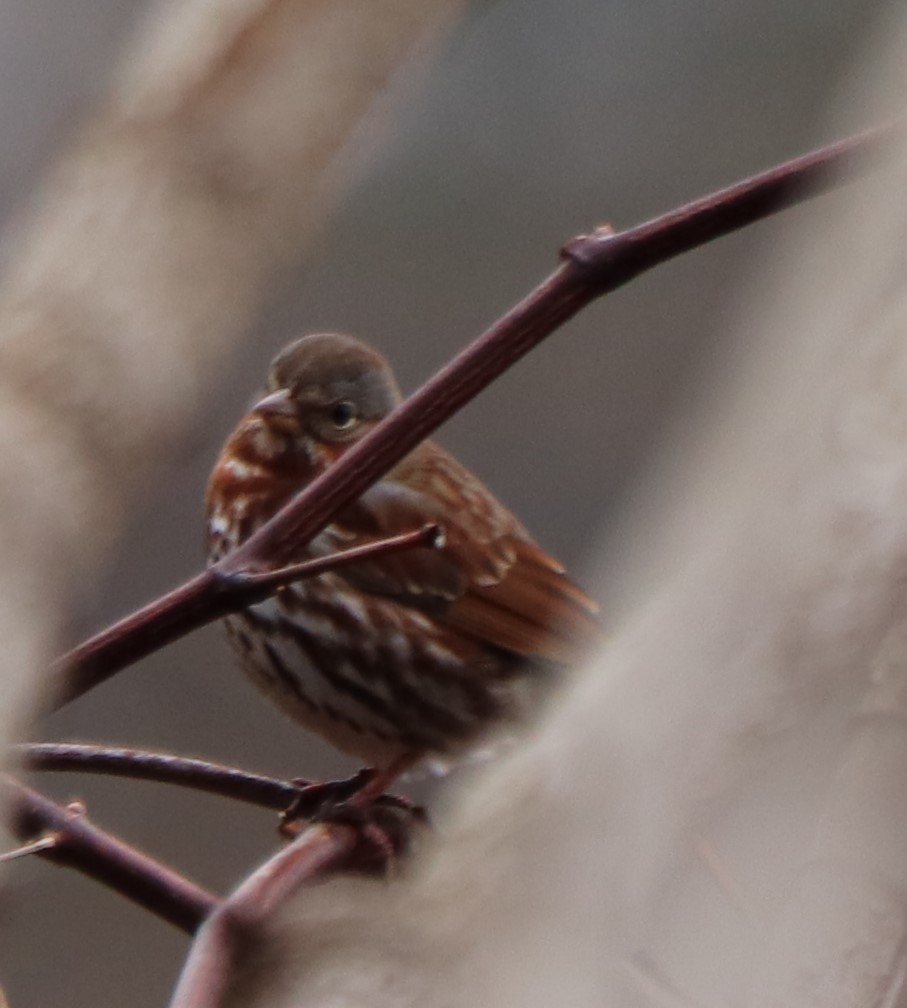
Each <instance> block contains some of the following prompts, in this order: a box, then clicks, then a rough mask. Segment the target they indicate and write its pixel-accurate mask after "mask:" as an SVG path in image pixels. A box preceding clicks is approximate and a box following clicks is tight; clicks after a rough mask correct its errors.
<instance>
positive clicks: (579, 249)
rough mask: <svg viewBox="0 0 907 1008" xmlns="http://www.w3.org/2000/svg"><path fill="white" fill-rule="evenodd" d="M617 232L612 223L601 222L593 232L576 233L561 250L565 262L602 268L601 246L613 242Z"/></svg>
mask: <svg viewBox="0 0 907 1008" xmlns="http://www.w3.org/2000/svg"><path fill="white" fill-rule="evenodd" d="M616 235H617V232H616V231H615V230H614V228H613V227H611V225H610V224H599V226H598V227H597V228H596V229H595V230H594V231H593V232H592V234H582V235H576V236H575V237H574V238H571V239H570V241H568V242H567V243H566V244H565V245H564V246H562V248H561V251H560V258H561V259H563V260H564V261H565V262H571V263H575V264H576V265H577V266H583V267H586V268H593V267H594V268H596V269H600V268H601V247H602V245H604V244H606V243H609V242H613V241H614V238H615V237H616Z"/></svg>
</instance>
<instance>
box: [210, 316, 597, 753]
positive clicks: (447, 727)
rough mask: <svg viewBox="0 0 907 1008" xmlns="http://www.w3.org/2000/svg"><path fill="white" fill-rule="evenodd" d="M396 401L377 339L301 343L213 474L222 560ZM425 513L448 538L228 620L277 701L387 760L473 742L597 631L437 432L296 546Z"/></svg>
mask: <svg viewBox="0 0 907 1008" xmlns="http://www.w3.org/2000/svg"><path fill="white" fill-rule="evenodd" d="M399 402H400V392H399V390H398V388H397V384H396V381H395V379H394V376H393V374H392V372H391V370H390V367H389V366H388V364H387V362H386V361H385V359H384V358H383V357H382V356H381V354H379V353H378V352H377V351H375V350H373V349H371V348H369V347H368V346H366V345H365V344H363V343H361V342H359V341H357V340H355V339H352V338H351V337H349V336H341V335H333V334H324V335H311V336H306V337H303V338H302V339H300V340H297V341H296V342H294V343H291V344H290V345H289V346H288V347H287V348H286V349H285V350H283V352H282V353H280V354H279V355H278V357H277V358H276V359H275V360H274V362H273V363H272V365H271V369H270V374H269V376H268V388H267V395H266V396H265V398H263V399H262V400H261V402H259V403H258V404H257V405H256V406H254V407H253V408H252V409H251V410H250V411H249V412H248V413H247V414H246V416H245V417H243V419H242V420H241V421H240V422H239V425H238V426H237V428H236V429H235V431H234V432H233V433H232V434H231V435H230V438H229V439H228V441H227V443H226V445H225V446H224V448H223V450H222V452H221V454H220V457H219V458H218V460H217V463H216V465H215V467H214V471H213V472H212V474H211V478H210V482H209V485H208V493H207V530H208V552H209V560H210V561H211V562H214V561H215V560H217V559H219V558H220V557H221V556H223V555H224V554H225V553H227V552H228V551H229V550H231V549H233V548H234V547H236V546H238V545H239V544H240V543H242V542H243V541H245V540H246V539H247V538H248V537H249V535H251V534H252V533H253V532H254V531H255V530H256V529H257V528H258V527H259V526H260V525H262V524H263V523H264V522H265V521H266V520H267V519H268V518H270V517H271V516H272V515H273V514H274V513H275V512H276V511H277V510H278V509H279V508H280V507H281V506H283V505H284V504H285V503H287V501H288V500H289V499H290V498H291V497H292V496H293V495H294V494H296V493H298V492H299V491H300V490H301V489H302V488H304V487H305V486H306V485H307V484H308V483H310V482H311V481H312V480H313V479H314V478H315V477H316V476H318V475H319V474H320V473H321V472H323V471H324V469H325V468H326V467H327V466H329V465H331V464H332V463H333V462H334V461H335V460H336V459H337V458H339V457H340V456H341V455H343V453H344V452H345V451H346V450H347V449H348V448H349V447H350V446H351V445H353V444H354V443H356V442H357V441H358V440H360V439H361V438H362V437H363V436H364V435H366V434H367V433H368V432H369V431H370V430H371V429H372V428H373V427H374V426H375V425H376V424H377V423H378V422H379V421H380V420H381V419H382V418H383V417H385V416H387V414H388V413H390V411H391V410H392V409H393V408H394V407H395V406H396V405H397V404H398V403H399ZM427 523H436V524H438V525H439V526H441V527H442V529H443V530H444V535H445V545H444V546H443V547H442V548H441V549H436V550H430V549H413V550H409V551H406V552H400V553H395V554H392V555H385V556H382V557H380V558H374V559H371V560H369V561H366V562H361V563H357V564H356V565H354V566H348V567H344V568H343V569H338V570H336V571H332V572H329V573H325V574H322V575H320V576H318V577H314V578H311V579H308V580H303V581H299V582H297V583H295V584H293V585H292V586H290V587H288V588H285V589H282V590H280V591H279V592H278V593H277V594H276V595H275V596H274V597H272V598H270V599H268V600H267V601H265V602H263V603H260V604H257V605H254V606H250V607H249V608H248V609H246V610H244V611H243V612H241V613H239V614H236V615H233V616H229V617H227V619H226V624H227V628H228V633H229V637H230V641H231V643H232V645H233V647H234V649H235V651H236V652H237V654H238V656H239V658H240V660H241V662H242V665H243V667H244V668H245V670H246V672H247V673H248V674H249V675H250V676H251V677H252V679H253V680H254V681H255V682H256V683H257V684H258V685H259V686H260V687H262V688H263V689H264V690H265V692H267V693H268V694H269V695H270V696H271V697H272V698H273V699H274V700H275V701H276V702H277V704H278V705H279V706H280V707H282V708H283V709H284V710H285V711H286V712H287V713H288V714H290V715H291V716H292V717H293V718H295V719H296V720H297V721H298V722H300V723H301V724H302V725H304V726H305V727H306V728H308V729H311V730H312V731H315V732H317V733H319V734H320V735H323V736H324V737H325V738H326V739H327V740H328V741H329V742H331V743H333V745H335V746H336V747H337V748H339V749H342V750H344V751H346V752H349V753H352V754H354V755H355V756H357V757H358V758H360V759H362V760H364V761H365V762H366V763H367V764H369V765H372V766H375V767H379V768H388V767H390V766H392V765H403V764H409V763H411V762H416V761H418V760H419V759H421V758H422V757H427V756H442V757H444V756H456V755H457V754H460V753H462V752H463V751H464V750H467V749H469V748H470V747H471V746H473V745H474V744H475V743H476V742H477V741H478V740H479V739H480V738H481V737H482V735H483V733H484V732H485V731H486V729H488V728H489V727H491V726H493V725H495V724H497V723H499V722H501V721H503V720H506V719H507V718H508V717H511V716H514V715H515V714H516V713H518V709H519V708H520V705H521V702H522V700H523V698H524V694H525V693H526V688H525V687H526V686H527V685H531V684H532V683H533V681H535V682H540V681H542V680H544V679H546V678H550V671H551V670H552V669H555V668H557V667H564V666H571V665H573V664H575V663H576V662H577V661H578V660H579V659H580V658H581V657H582V654H583V652H584V650H585V648H586V647H588V646H589V645H590V643H591V642H592V641H594V640H595V639H596V638H597V636H598V633H599V627H598V623H597V621H596V619H595V613H596V611H597V606H596V604H595V603H594V602H593V601H592V600H591V599H590V598H589V597H588V596H587V595H586V594H584V593H583V592H582V591H581V590H580V589H579V588H577V587H576V586H575V585H574V584H573V583H572V582H571V581H570V580H568V578H567V577H566V576H565V574H564V568H563V567H562V566H561V564H559V563H558V562H557V561H556V560H554V559H552V558H551V557H550V556H548V554H547V553H545V552H543V551H542V550H541V549H540V548H539V547H538V546H537V545H536V544H535V543H534V542H533V540H532V539H531V538H530V537H529V535H528V534H527V532H526V530H525V529H524V528H523V526H522V525H520V523H519V522H518V521H517V520H516V518H514V516H513V515H512V514H511V513H510V512H509V511H508V510H507V509H506V508H505V507H504V506H503V505H502V504H500V503H499V502H498V501H497V500H496V499H495V498H494V497H493V496H492V495H491V493H489V491H488V490H487V489H486V488H485V486H484V485H483V484H482V483H481V482H480V481H479V480H478V479H477V478H476V477H475V476H474V475H473V474H472V473H470V472H469V471H468V470H467V469H465V468H464V467H463V466H462V465H460V463H459V462H457V461H456V459H454V458H453V457H452V456H450V455H449V454H448V453H447V452H445V451H444V450H443V449H442V448H440V447H438V445H436V444H434V443H433V442H431V441H425V442H423V443H422V444H421V445H419V447H417V448H416V449H415V450H414V451H413V452H411V453H410V454H409V455H408V456H407V457H406V458H404V459H403V460H402V461H401V462H400V463H398V464H397V466H396V467H395V468H394V469H392V470H391V471H390V472H389V473H388V474H387V475H386V476H385V477H384V478H383V479H382V480H380V482H378V483H377V484H375V485H374V486H372V487H371V489H369V490H368V491H367V492H366V493H365V494H363V496H362V497H361V498H360V499H359V500H358V501H356V502H355V503H354V504H352V505H350V506H349V507H347V508H346V509H345V510H344V511H343V512H342V513H340V514H338V515H337V516H336V517H335V519H334V520H333V522H332V523H331V524H330V525H329V526H328V527H327V528H326V529H325V530H324V531H323V532H321V533H320V534H319V535H318V536H317V537H316V538H315V539H314V540H313V542H312V543H311V544H310V545H308V546H306V547H304V548H301V549H300V550H299V552H298V555H297V556H295V557H293V559H294V560H295V561H301V560H305V559H308V558H311V557H316V556H324V555H327V554H330V553H332V552H336V551H337V550H342V549H347V548H349V547H351V546H354V545H357V544H361V543H364V542H368V541H372V540H375V539H378V538H381V537H386V536H392V535H398V534H400V533H402V532H408V531H412V530H414V529H418V528H420V527H422V526H424V525H426V524H427ZM529 692H532V691H531V690H530V691H529Z"/></svg>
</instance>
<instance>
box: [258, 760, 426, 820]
mask: <svg viewBox="0 0 907 1008" xmlns="http://www.w3.org/2000/svg"><path fill="white" fill-rule="evenodd" d="M401 766H402V763H401V762H398V763H395V764H392V766H391V767H389V768H387V769H384V770H378V769H376V768H374V767H364V768H363V769H362V770H359V771H358V772H357V773H355V774H353V776H352V777H347V778H345V779H344V780H337V781H322V782H312V781H308V780H300V779H297V780H294V781H293V783H294V784H296V785H297V786H298V788H299V793H298V794H297V796H296V798H294V800H293V801H292V803H291V804H290V805H289V806H288V807H287V808H286V809H285V810H284V811H283V812H281V814H280V825H279V827H278V829H279V832H280V833H281V835H282V836H285V837H288V838H292V837H295V836H297V835H298V834H299V833H300V831H301V829H302V826H301V824H300V820H307V821H309V822H314V821H321V822H324V821H327V820H329V819H330V818H331V817H332V816H335V817H336V815H337V814H338V810H340V811H339V814H340V815H342V816H346V821H347V822H350V821H351V820H352V818H354V813H359V812H362V813H368V812H369V811H370V810H372V809H376V808H378V809H381V810H383V811H388V810H391V809H393V810H394V811H395V813H396V814H398V815H399V816H400V817H401V818H403V817H405V818H408V819H409V820H411V821H412V822H414V823H416V822H417V823H419V824H420V825H425V826H428V825H430V823H429V820H428V815H427V814H426V812H425V809H424V808H422V806H420V805H416V804H415V803H414V802H412V801H410V799H408V798H404V797H402V796H399V795H392V794H386V793H385V789H386V788H387V787H389V786H390V785H391V784H392V783H393V782H394V780H395V779H396V778H397V777H398V776H399V774H400V773H401ZM344 810H349V811H344ZM335 821H339V820H335ZM360 821H361V820H360Z"/></svg>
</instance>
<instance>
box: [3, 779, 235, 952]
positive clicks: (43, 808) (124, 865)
mask: <svg viewBox="0 0 907 1008" xmlns="http://www.w3.org/2000/svg"><path fill="white" fill-rule="evenodd" d="M0 789H2V795H3V799H4V801H5V802H6V804H7V808H8V816H7V819H8V823H9V826H10V829H11V830H12V831H13V832H14V833H15V834H16V835H17V836H18V837H20V838H21V839H23V840H32V839H35V838H37V837H41V836H44V835H47V834H53V835H54V838H55V842H54V845H53V847H51V848H49V849H48V850H45V851H41V852H38V853H37V856H38V857H42V858H45V859H46V860H48V861H53V862H55V863H56V864H61V865H66V866H67V867H70V868H75V869H76V870H77V871H80V872H82V873H83V874H84V875H88V876H89V877H90V878H93V879H95V880H96V881H97V882H101V883H102V884H104V885H106V886H109V887H110V888H111V889H114V890H116V891H117V892H118V893H120V894H121V895H123V896H125V897H126V898H127V899H130V900H132V901H133V902H134V903H137V904H138V905H139V906H141V907H144V908H145V909H146V910H150V911H151V912H152V913H154V914H157V916H158V917H161V918H163V919H164V920H166V921H169V922H170V923H171V924H174V925H176V927H178V928H181V929H182V930H183V931H186V932H188V933H190V934H192V933H193V932H194V931H196V930H197V929H198V927H199V926H200V925H201V923H202V921H204V920H205V919H206V918H207V917H208V916H210V915H211V913H213V911H214V910H215V909H216V908H217V906H218V900H217V899H216V897H214V896H212V895H211V894H210V893H208V892H206V891H205V890H204V889H202V888H200V887H199V886H197V885H195V883H193V882H190V881H189V880H188V879H186V878H184V877H183V876H182V875H180V874H178V873H177V872H175V871H173V870H172V869H171V868H168V867H166V866H165V865H162V864H161V863H160V862H158V861H155V860H154V859H153V858H150V857H148V856H147V855H146V854H142V853H141V852H140V851H137V850H136V849H135V848H133V847H130V846H129V845H128V844H125V843H124V842H123V841H122V840H119V839H117V838H116V837H114V836H111V834H109V833H107V832H105V831H104V830H102V829H99V828H98V827H97V826H95V825H93V824H92V823H91V822H89V821H88V819H87V818H86V816H85V815H84V813H83V812H81V811H80V810H75V809H67V808H63V807H61V806H60V805H57V804H55V803H54V802H52V801H50V800H49V799H48V798H45V797H44V796H43V795H41V794H39V793H38V792H37V791H33V790H32V789H31V788H28V787H25V786H24V785H23V784H20V783H19V782H18V781H16V780H14V779H13V778H12V777H8V776H6V775H0Z"/></svg>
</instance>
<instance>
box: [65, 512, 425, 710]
mask: <svg viewBox="0 0 907 1008" xmlns="http://www.w3.org/2000/svg"><path fill="white" fill-rule="evenodd" d="M443 542H444V530H443V529H442V528H441V527H440V526H438V525H426V526H425V527H424V528H421V529H414V530H413V531H412V532H404V533H402V534H401V535H398V536H390V537H388V538H386V539H376V540H375V541H374V542H371V543H365V544H363V545H362V546H356V547H353V548H352V549H348V550H341V551H339V552H337V553H333V554H332V555H331V556H326V557H317V558H316V559H314V560H308V561H306V562H305V563H299V564H291V565H290V566H288V567H281V568H280V569H279V570H266V571H261V570H256V569H255V568H254V567H246V566H239V565H233V564H227V565H220V564H218V565H217V566H215V567H209V568H208V569H207V570H205V571H202V573H201V574H198V575H196V577H194V578H193V579H192V580H191V581H187V582H186V583H185V584H184V585H182V586H181V587H179V588H177V589H175V590H174V591H172V592H169V593H168V594H167V595H165V596H163V597H162V598H159V599H157V600H156V601H154V602H152V603H151V604H150V605H147V606H145V607H144V608H143V609H140V610H138V612H135V613H132V615H130V616H127V617H126V618H125V619H122V620H120V621H119V622H117V623H114V624H113V625H112V626H110V627H108V628H107V629H106V630H103V631H102V632H101V633H99V634H96V635H95V636H94V637H92V638H90V639H89V640H87V641H85V642H84V643H83V644H80V645H79V646H78V647H77V648H74V649H73V650H72V651H70V652H69V654H67V655H64V656H63V657H62V658H61V659H59V660H58V661H57V662H56V663H55V665H54V668H53V670H52V675H56V677H57V680H58V682H57V684H56V685H57V687H58V689H57V692H56V694H55V699H56V705H57V706H60V707H62V706H64V705H65V704H66V703H68V702H69V701H70V700H74V699H75V698H76V697H78V696H81V695H82V693H84V692H86V691H87V690H88V689H90V688H91V687H92V686H93V685H97V683H98V682H102V681H103V680H104V679H106V678H108V676H110V675H113V673H114V672H116V671H118V670H119V669H122V668H126V666H128V665H131V664H132V663H133V662H136V661H138V660H139V659H140V658H144V657H145V655H147V654H150V653H151V652H152V651H156V650H158V649H159V648H162V647H164V645H165V644H169V643H170V642H171V641H174V640H177V639H178V638H179V637H182V636H183V635H184V634H186V633H188V632H189V631H190V630H194V629H196V628H198V627H200V626H204V625H205V623H211V622H213V621H214V620H216V619H219V618H220V617H221V616H227V615H229V614H230V613H233V612H238V611H239V610H240V609H244V608H245V607H246V606H249V605H254V604H255V603H256V602H261V601H262V600H263V599H266V598H267V597H268V596H269V595H271V594H273V593H274V592H275V591H276V590H277V589H278V588H280V587H281V586H282V585H286V584H291V583H292V582H294V581H301V580H302V579H303V578H307V577H315V576H316V575H317V574H323V573H324V572H325V571H327V570H335V569H338V568H341V567H345V566H346V565H347V564H351V563H355V562H356V561H359V560H362V559H364V558H365V557H374V556H380V555H384V554H387V553H396V552H400V551H402V550H407V549H415V548H417V547H420V546H421V547H424V548H432V549H435V548H438V547H440V546H441V545H443Z"/></svg>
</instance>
